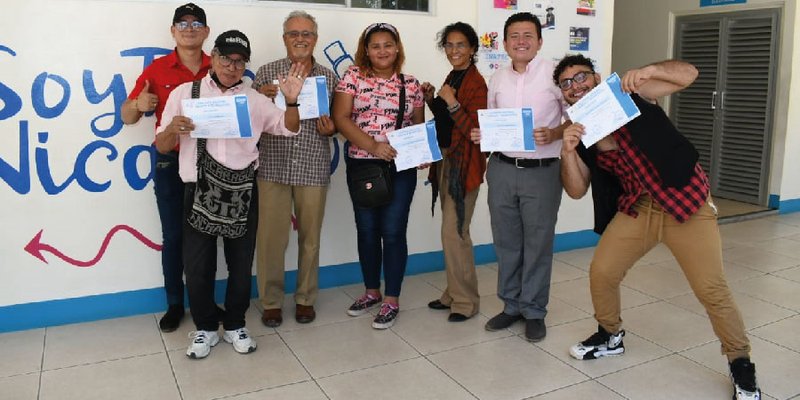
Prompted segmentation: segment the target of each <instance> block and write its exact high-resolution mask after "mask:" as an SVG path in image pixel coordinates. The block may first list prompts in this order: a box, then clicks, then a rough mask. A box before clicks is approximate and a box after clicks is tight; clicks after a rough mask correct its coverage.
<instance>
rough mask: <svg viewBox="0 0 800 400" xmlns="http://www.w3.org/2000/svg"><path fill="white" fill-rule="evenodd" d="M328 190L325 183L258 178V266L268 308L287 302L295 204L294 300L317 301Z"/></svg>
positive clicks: (261, 292)
mask: <svg viewBox="0 0 800 400" xmlns="http://www.w3.org/2000/svg"><path fill="white" fill-rule="evenodd" d="M327 192H328V188H327V187H325V186H289V185H283V184H280V183H275V182H267V181H263V180H258V195H259V199H260V201H259V203H258V215H259V218H258V236H257V239H256V240H257V245H256V250H257V254H256V267H257V275H258V296H259V301H260V302H261V306H262V307H263V308H264V309H265V310H269V309H275V308H281V307H282V305H283V297H284V293H285V292H284V283H283V278H284V273H285V269H286V268H285V267H286V264H285V254H286V247H287V246H288V244H289V233H290V229H291V228H292V222H291V217H292V205H294V214H295V216H296V218H297V231H298V232H297V233H298V246H297V247H298V256H297V260H298V265H297V289H296V291H295V294H294V300H295V303H297V304H301V305H306V306H311V305H314V302H315V301H316V300H317V293H318V291H319V287H318V278H319V274H318V272H319V242H320V232H321V230H322V219H323V216H324V214H325V199H326V195H327Z"/></svg>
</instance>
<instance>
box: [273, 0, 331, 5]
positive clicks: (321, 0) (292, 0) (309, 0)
mask: <svg viewBox="0 0 800 400" xmlns="http://www.w3.org/2000/svg"><path fill="white" fill-rule="evenodd" d="M261 1H283V2H290V3H317V4H341V5H344V4H345V3H344V2H345V0H261Z"/></svg>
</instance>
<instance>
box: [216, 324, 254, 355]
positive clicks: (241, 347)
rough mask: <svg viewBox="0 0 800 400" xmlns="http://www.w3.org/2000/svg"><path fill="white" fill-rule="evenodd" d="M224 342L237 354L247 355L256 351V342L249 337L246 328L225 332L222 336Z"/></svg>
mask: <svg viewBox="0 0 800 400" xmlns="http://www.w3.org/2000/svg"><path fill="white" fill-rule="evenodd" d="M222 337H223V338H224V339H225V341H226V342H228V343H230V344H232V345H233V349H234V350H236V352H237V353H242V354H247V353H252V352H254V351H256V341H255V340H253V338H251V337H250V332H248V331H247V328H239V329H236V330H233V331H225V334H224V335H223V336H222Z"/></svg>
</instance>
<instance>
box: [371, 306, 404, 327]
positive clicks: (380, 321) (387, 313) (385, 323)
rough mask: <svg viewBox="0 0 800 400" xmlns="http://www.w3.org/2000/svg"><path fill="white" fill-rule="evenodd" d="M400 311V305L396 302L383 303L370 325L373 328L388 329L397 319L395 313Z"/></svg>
mask: <svg viewBox="0 0 800 400" xmlns="http://www.w3.org/2000/svg"><path fill="white" fill-rule="evenodd" d="M399 312H400V307H399V306H398V305H397V304H391V303H383V304H381V310H380V311H379V312H378V315H377V316H375V319H374V320H373V321H372V327H373V328H375V329H389V328H391V327H392V325H394V321H396V320H397V313H399Z"/></svg>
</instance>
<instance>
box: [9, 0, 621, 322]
mask: <svg viewBox="0 0 800 400" xmlns="http://www.w3.org/2000/svg"><path fill="white" fill-rule="evenodd" d="M478 1H485V0H464V1H462V0H438V1H432V2H431V4H432V5H433V7H434V10H433V13H431V14H421V13H407V12H383V13H375V12H372V11H365V10H343V9H339V8H331V7H308V8H307V9H308V11H309V12H311V13H312V14H313V15H315V16H316V17H317V21H318V23H319V26H320V30H319V33H320V35H319V40H318V44H317V51H316V56H317V59H318V60H320V61H322V64H323V65H328V63H327V61H325V58H324V56H323V54H322V49H323V48H324V47H325V46H326V45H328V44H329V43H333V42H335V41H341V42H342V43H343V44H344V47H345V48H346V49H347V51H348V52H349V53H350V54H354V53H355V51H354V50H355V49H354V47H355V42H356V39H357V37H358V34H359V33H360V32H361V30H362V29H363V28H364V27H365V26H366V25H368V24H370V23H372V22H378V21H384V22H390V23H393V24H395V25H396V26H397V27H398V29H399V31H400V33H401V36H402V39H403V42H404V44H405V46H406V54H407V63H406V66H405V68H404V70H405V72H406V73H410V74H412V75H415V76H416V77H417V78H419V79H420V80H421V81H426V80H427V81H431V82H432V83H434V84H435V85H437V86H438V85H439V84H441V81H442V79H443V78H444V76H445V75H446V73H447V72H448V70H449V64H448V63H447V62H446V60H445V58H444V55H443V54H441V53H439V52H438V51H437V50H436V49H435V43H434V37H435V34H436V32H437V31H438V30H440V29H441V28H442V27H444V26H445V25H446V24H448V23H451V22H455V21H458V20H461V21H464V22H468V23H470V24H472V25H473V26H477V4H478ZM564 1H567V0H564ZM182 3H183V1H178V2H176V1H169V2H166V1H96V0H30V1H24V2H23V1H14V2H7V3H6V4H4V10H3V15H4V16H5V18H4V21H3V23H2V24H0V71H2V72H0V107H1V108H0V132H2V135H0V178H2V179H0V204H2V208H1V209H0V210H1V211H0V221H2V226H0V275H2V276H3V277H4V278H3V279H2V280H0V315H3V310H4V307H5V308H6V310H8V308H9V306H14V305H23V304H30V303H34V302H42V301H49V300H56V299H70V298H82V297H85V296H90V295H97V294H109V293H117V292H124V291H136V290H140V289H147V288H158V287H160V286H161V285H162V283H163V280H162V275H161V267H160V265H161V263H160V253H159V252H158V251H156V250H154V249H153V248H151V247H149V246H148V243H150V244H160V242H161V238H160V227H159V222H158V217H157V212H156V208H155V202H154V196H153V194H152V183H150V182H148V183H147V185H146V187H143V188H137V187H134V186H135V182H137V178H135V177H134V178H133V179H131V180H130V182H134V185H132V184H131V183H129V180H128V178H126V176H125V172H126V171H127V172H129V173H130V172H133V173H135V174H138V175H144V177H142V178H145V177H146V176H147V174H149V173H150V164H149V156H148V153H147V152H141V150H142V149H143V148H145V147H146V146H148V145H149V144H150V143H151V141H152V137H153V123H154V118H144V119H143V120H142V121H140V122H139V123H138V124H136V125H133V126H124V127H122V126H115V123H119V120H118V118H115V116H114V114H113V113H114V111H115V108H116V107H119V104H121V102H122V100H123V99H124V96H126V95H127V92H128V91H129V90H130V89H131V88H132V87H133V83H134V81H135V79H136V77H137V76H138V75H139V73H140V72H141V70H142V67H143V59H142V57H123V56H122V55H121V52H123V51H125V50H129V49H135V48H142V47H161V48H164V47H172V44H173V40H172V38H171V37H170V34H169V27H170V23H171V18H172V13H173V11H174V9H175V7H177V6H178V5H180V4H182ZM602 3H604V4H605V5H607V6H608V7H609V8H610V7H611V6H613V1H608V2H605V1H604V2H602ZM199 4H201V5H202V6H203V8H204V9H205V10H206V12H207V14H208V23H209V26H210V27H211V35H210V38H209V40H208V41H207V42H206V46H205V48H206V50H210V48H211V46H212V43H213V38H214V37H216V35H218V34H219V33H221V32H223V31H225V30H227V29H233V28H235V29H239V30H241V31H243V32H245V33H246V34H247V35H248V36H249V38H250V39H251V41H252V43H253V48H254V53H253V57H252V63H251V65H250V67H249V68H250V69H252V70H255V69H257V68H258V66H260V65H262V64H264V63H266V62H268V61H271V60H274V59H277V58H280V57H283V56H284V55H285V50H284V48H283V44H282V41H281V38H280V35H281V32H282V27H281V24H282V22H283V19H284V17H285V15H287V14H288V13H289V11H291V10H292V9H294V8H295V7H286V6H285V5H282V6H275V5H273V4H265V2H258V3H237V2H235V1H216V2H210V1H206V2H203V1H200V2H199ZM521 10H524V9H521ZM598 18H602V19H603V21H604V23H605V24H606V26H611V25H612V22H613V15H612V13H611V12H605V13H603V14H602V17H600V16H598ZM608 31H610V29H609V30H608ZM604 36H605V37H607V38H608V39H609V40H610V32H607V33H604ZM593 40H597V41H599V40H600V38H599V37H594V38H593ZM595 43H598V42H595ZM599 44H602V43H599ZM605 46H606V50H605V54H604V57H603V59H604V60H610V59H611V57H610V46H608V45H605ZM605 68H608V65H606V66H605ZM42 74H44V75H42ZM46 76H47V77H48V78H46V79H45V78H44V77H46ZM37 77H39V78H37ZM42 79H44V80H42ZM115 79H116V82H117V83H116V84H115V85H112V82H114V80H115ZM35 82H39V83H42V82H43V85H41V84H36V83H35ZM60 82H61V83H60ZM123 84H124V87H123V86H122V85H123ZM110 85H111V86H113V87H115V88H116V94H115V95H116V96H117V99H116V100H115V99H114V95H111V96H108V97H106V98H105V99H103V100H99V99H97V98H95V97H96V96H92V95H87V94H86V93H87V92H88V93H90V94H91V93H92V92H94V91H95V90H96V92H99V93H101V94H102V93H103V92H105V91H106V90H107V88H108V87H109V86H110ZM65 86H67V87H68V88H69V98H68V100H66V101H67V105H66V107H65V108H64V109H63V111H62V112H60V113H59V112H57V111H55V112H54V111H48V110H51V109H56V110H58V106H57V105H58V104H59V102H60V101H62V100H63V99H65V98H66V95H65V90H64V89H63V87H65ZM85 87H86V88H88V89H89V90H87V89H86V88H85ZM42 88H44V89H42ZM37 93H42V95H37ZM17 96H18V97H19V100H20V101H21V106H20V107H19V109H18V110H17V107H16V104H15V100H16V99H17ZM39 100H43V104H39V103H36V101H39ZM50 113H52V114H58V115H49V114H50ZM95 119H97V121H96V126H95V129H96V130H98V131H103V130H105V131H107V133H103V132H99V133H98V134H94V133H93V131H92V127H91V126H92V125H91V124H92V121H93V120H95ZM25 127H27V130H26V129H25ZM40 132H45V133H43V134H40ZM101 136H102V137H101ZM26 143H27V144H26ZM92 146H95V147H97V149H96V150H95V151H90V150H91V149H92ZM87 149H88V150H87ZM137 152H139V153H137ZM80 154H83V155H84V156H83V158H82V159H83V160H84V161H85V162H78V161H76V160H79V159H81V156H79V155H80ZM126 154H129V155H132V154H139V156H138V157H134V158H133V159H132V160H133V161H131V160H127V161H126V160H125V156H126ZM76 164H77V165H78V167H76ZM84 164H85V168H84ZM48 166H49V168H48ZM74 171H77V172H75V173H74ZM84 174H85V175H86V176H85V177H81V176H82V175H84ZM40 175H41V176H42V177H43V178H40ZM73 175H75V176H77V177H78V178H77V179H72V178H70V176H73ZM426 176H427V173H426V172H421V173H420V174H419V175H418V188H417V194H416V196H415V200H414V203H413V206H412V215H411V218H410V220H411V222H410V227H409V233H408V237H409V250H410V253H412V254H413V253H425V252H432V251H439V250H440V248H441V246H440V239H439V233H438V232H439V224H440V219H439V211H438V210H437V212H436V216H435V217H433V218H432V217H431V215H430V201H431V197H430V196H431V194H430V188H429V186H427V185H424V181H425V178H426ZM51 178H52V180H53V181H54V184H55V186H59V185H62V184H64V183H65V182H67V184H66V186H65V187H63V188H57V189H55V190H52V191H53V192H56V193H52V194H48V193H46V191H45V188H46V187H52V186H53V185H52V184H47V183H42V181H45V182H46V181H47V180H49V179H51ZM28 179H29V185H27V184H26V183H27V182H28ZM138 181H141V179H139V180H138ZM91 182H95V183H97V184H103V183H107V184H108V187H107V188H103V187H101V188H97V189H95V191H91V188H90V187H89V185H88V184H91ZM142 182H143V181H142ZM87 183H88V184H87ZM87 188H88V189H87ZM437 206H438V205H437ZM488 221H489V218H488V211H487V208H486V188H485V186H484V187H483V188H482V193H481V196H480V199H479V205H478V207H477V210H476V212H475V218H474V222H473V229H472V232H473V239H474V241H475V244H476V245H478V244H486V243H490V242H491V231H490V229H489V222H488ZM591 222H592V211H591V202H590V201H589V200H588V199H584V200H582V201H581V202H576V201H572V200H569V199H566V198H565V200H564V202H563V204H562V209H561V212H560V214H559V224H558V227H557V230H558V232H559V233H564V232H574V231H583V230H586V229H590V228H591ZM120 225H124V226H125V229H123V230H119V231H117V232H116V233H115V234H114V235H112V236H110V238H109V239H108V240H107V244H103V242H104V239H106V238H107V237H109V232H110V231H112V230H113V229H115V227H116V229H119V226H120ZM40 231H41V236H40V242H41V245H40V250H41V256H42V257H43V258H44V259H45V260H46V261H42V260H40V259H39V258H37V257H35V256H34V255H32V254H31V253H30V252H29V251H26V250H25V248H26V247H29V248H30V247H31V246H33V247H36V246H35V245H36V241H35V240H33V239H34V238H35V237H36V236H37V234H39V233H40ZM131 232H133V233H131ZM135 234H138V235H139V237H138V238H137V236H136V235H135ZM323 238H324V239H323V241H322V249H321V265H323V266H330V265H338V264H343V263H350V262H354V261H356V260H357V255H356V242H355V227H354V222H353V216H352V208H351V205H350V201H349V197H348V195H347V192H346V186H345V181H344V171H343V169H342V168H339V169H338V170H337V171H336V173H335V174H334V177H333V182H332V184H331V187H330V192H329V196H328V204H327V208H326V216H325V224H324V227H323ZM292 241H294V236H293V238H292ZM48 246H49V247H48ZM34 253H35V251H34ZM295 253H296V246H295V245H294V244H292V245H290V249H289V251H288V254H287V264H288V265H290V266H291V265H294V264H295V262H296V254H295ZM220 258H221V255H220ZM81 265H82V266H81ZM224 275H225V274H224V272H220V274H219V276H224ZM11 308H13V307H11ZM82 318H86V317H82ZM2 328H3V327H2V326H0V331H2V330H3V329H2Z"/></svg>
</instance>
